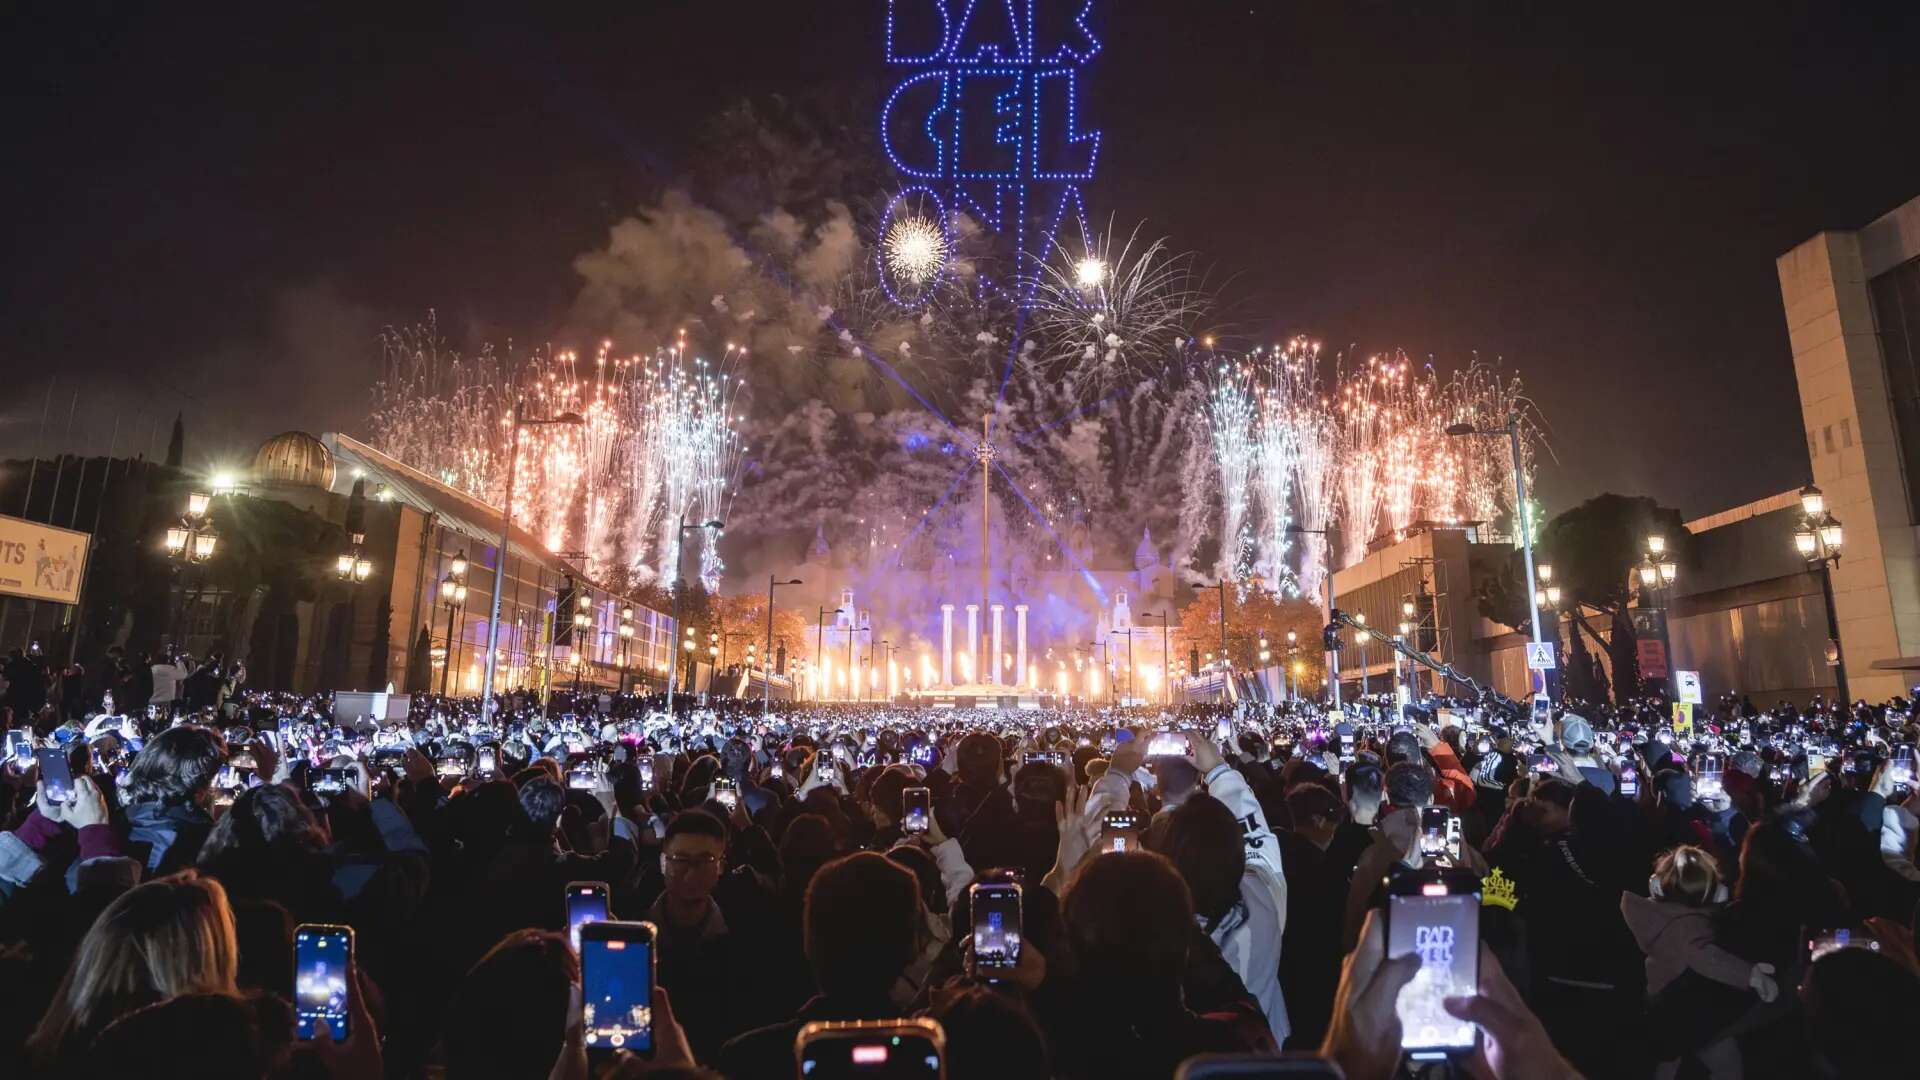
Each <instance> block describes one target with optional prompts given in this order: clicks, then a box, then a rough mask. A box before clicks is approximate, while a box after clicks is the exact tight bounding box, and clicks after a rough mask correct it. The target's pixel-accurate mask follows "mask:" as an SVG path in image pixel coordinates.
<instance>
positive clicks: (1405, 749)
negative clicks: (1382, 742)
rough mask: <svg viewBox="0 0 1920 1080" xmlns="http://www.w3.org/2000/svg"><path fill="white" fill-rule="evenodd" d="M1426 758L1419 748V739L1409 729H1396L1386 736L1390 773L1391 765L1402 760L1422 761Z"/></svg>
mask: <svg viewBox="0 0 1920 1080" xmlns="http://www.w3.org/2000/svg"><path fill="white" fill-rule="evenodd" d="M1425 760H1426V756H1425V754H1424V753H1423V752H1422V751H1421V749H1420V739H1419V738H1418V737H1417V736H1415V735H1414V733H1413V732H1411V731H1396V732H1394V733H1393V734H1392V735H1391V736H1389V737H1388V738H1387V765H1388V766H1389V769H1388V773H1389V775H1391V773H1392V769H1391V766H1394V765H1398V764H1400V763H1402V762H1408V761H1411V762H1416V763H1417V762H1422V761H1425Z"/></svg>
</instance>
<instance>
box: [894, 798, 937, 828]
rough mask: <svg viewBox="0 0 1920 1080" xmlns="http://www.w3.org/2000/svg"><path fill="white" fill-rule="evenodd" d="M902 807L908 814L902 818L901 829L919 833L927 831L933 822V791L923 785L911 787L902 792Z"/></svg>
mask: <svg viewBox="0 0 1920 1080" xmlns="http://www.w3.org/2000/svg"><path fill="white" fill-rule="evenodd" d="M900 805H901V809H902V810H904V811H905V814H906V816H904V817H902V818H901V819H900V831H901V832H904V833H911V834H915V835H918V834H920V833H924V832H926V831H927V827H928V826H929V825H931V824H932V822H933V792H932V791H931V790H929V789H927V788H923V787H910V788H906V789H904V790H903V791H901V792H900Z"/></svg>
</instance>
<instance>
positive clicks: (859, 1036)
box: [800, 1027, 941, 1080]
mask: <svg viewBox="0 0 1920 1080" xmlns="http://www.w3.org/2000/svg"><path fill="white" fill-rule="evenodd" d="M940 1056H941V1052H940V1046H939V1044H938V1043H936V1042H935V1041H934V1039H933V1037H932V1036H931V1035H930V1034H928V1033H927V1032H926V1031H924V1030H922V1029H919V1028H917V1027H906V1028H879V1029H873V1028H869V1029H866V1030H861V1031H832V1030H828V1031H824V1032H806V1033H803V1034H802V1035H801V1046H800V1075H801V1076H803V1077H806V1080H842V1078H844V1077H859V1078H861V1080H929V1078H936V1077H939V1076H940V1075H941V1067H940Z"/></svg>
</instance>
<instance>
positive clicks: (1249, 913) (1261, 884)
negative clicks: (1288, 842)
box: [1204, 763, 1293, 1043]
mask: <svg viewBox="0 0 1920 1080" xmlns="http://www.w3.org/2000/svg"><path fill="white" fill-rule="evenodd" d="M1204 779H1205V783H1206V785H1207V792H1208V793H1209V794H1211V795H1212V796H1213V797H1214V798H1216V799H1219V800H1220V801H1221V802H1222V803H1225V804H1226V807H1227V809H1229V810H1231V811H1233V816H1234V817H1237V818H1239V819H1240V828H1241V829H1242V830H1243V831H1244V832H1245V834H1246V842H1247V871H1246V874H1245V875H1244V876H1242V877H1241V879H1240V901H1241V906H1242V907H1244V908H1245V912H1244V914H1243V913H1242V912H1240V911H1238V910H1236V911H1233V912H1229V913H1228V914H1227V917H1226V918H1224V919H1222V920H1221V921H1220V925H1219V926H1216V927H1214V929H1213V932H1212V935H1211V936H1212V938H1213V943H1214V944H1215V945H1218V946H1220V955H1221V956H1223V957H1225V958H1226V961H1227V964H1228V966H1230V967H1232V968H1233V970H1234V973H1235V974H1237V975H1239V976H1240V981H1241V982H1243V983H1246V984H1247V990H1248V991H1250V992H1251V993H1252V994H1253V996H1254V998H1255V1000H1257V1001H1259V1002H1260V1011H1261V1012H1263V1013H1266V1014H1267V1026H1268V1027H1270V1028H1272V1029H1273V1041H1274V1042H1275V1043H1284V1042H1286V1041H1287V1036H1288V1035H1289V1034H1291V1033H1292V1031H1293V1025H1292V1024H1291V1023H1289V1022H1288V1020H1287V1003H1286V1001H1285V1000H1284V999H1283V997H1282V996H1281V993H1280V936H1281V934H1282V933H1283V932H1284V931H1285V930H1286V928H1287V874H1286V870H1285V869H1284V868H1283V867H1282V866H1281V865H1280V841H1279V840H1278V839H1276V838H1275V837H1274V835H1273V830H1272V829H1270V828H1268V827H1267V816H1266V814H1264V813H1262V812H1261V810H1260V802H1259V800H1258V799H1255V798H1254V797H1253V791H1252V790H1251V789H1249V788H1248V787H1247V781H1246V778H1245V777H1243V776H1241V775H1240V773H1239V772H1238V771H1237V770H1235V769H1234V767H1233V766H1231V765H1228V764H1225V763H1222V764H1220V765H1217V766H1215V767H1214V770H1213V771H1212V772H1210V773H1208V774H1207V775H1206V777H1205V778H1204Z"/></svg>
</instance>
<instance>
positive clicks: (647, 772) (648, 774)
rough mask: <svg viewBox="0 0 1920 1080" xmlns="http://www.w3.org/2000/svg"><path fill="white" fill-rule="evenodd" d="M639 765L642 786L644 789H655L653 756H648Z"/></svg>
mask: <svg viewBox="0 0 1920 1080" xmlns="http://www.w3.org/2000/svg"><path fill="white" fill-rule="evenodd" d="M639 764H640V786H641V787H643V788H651V787H653V755H652V754H648V755H647V756H646V757H643V758H641V759H640V762H639Z"/></svg>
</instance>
